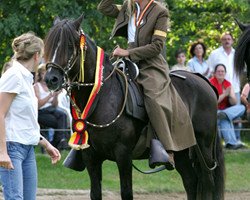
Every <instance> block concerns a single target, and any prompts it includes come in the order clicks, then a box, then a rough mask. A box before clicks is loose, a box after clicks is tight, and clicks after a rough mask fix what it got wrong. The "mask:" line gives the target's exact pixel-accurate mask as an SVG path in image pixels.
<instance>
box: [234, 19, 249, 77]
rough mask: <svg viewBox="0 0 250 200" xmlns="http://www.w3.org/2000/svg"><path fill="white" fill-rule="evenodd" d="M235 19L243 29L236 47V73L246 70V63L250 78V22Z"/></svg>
mask: <svg viewBox="0 0 250 200" xmlns="http://www.w3.org/2000/svg"><path fill="white" fill-rule="evenodd" d="M235 21H236V22H237V24H238V26H239V28H240V29H241V31H242V34H241V35H240V37H239V39H238V43H237V46H236V49H235V69H236V73H237V74H238V75H240V74H241V73H242V72H243V71H244V68H245V64H246V65H247V74H248V78H250V24H249V25H245V24H242V23H241V22H239V21H238V20H237V19H235Z"/></svg>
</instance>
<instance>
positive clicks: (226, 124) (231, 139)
mask: <svg viewBox="0 0 250 200" xmlns="http://www.w3.org/2000/svg"><path fill="white" fill-rule="evenodd" d="M219 112H223V113H225V114H226V116H227V118H225V119H221V120H218V126H219V128H220V133H221V136H222V137H223V139H224V141H225V144H232V145H235V144H237V142H238V141H237V138H236V134H235V130H234V125H233V120H234V119H237V118H238V117H241V116H242V115H243V114H244V112H245V106H243V105H242V104H240V105H239V104H237V105H234V106H231V107H228V108H226V109H224V110H218V113H219Z"/></svg>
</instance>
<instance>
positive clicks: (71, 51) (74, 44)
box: [44, 15, 94, 90]
mask: <svg viewBox="0 0 250 200" xmlns="http://www.w3.org/2000/svg"><path fill="white" fill-rule="evenodd" d="M82 20H83V15H81V16H80V17H79V18H78V19H76V20H68V19H64V20H59V19H57V20H56V23H54V26H53V27H52V28H51V29H50V31H49V33H48V34H47V36H46V38H45V54H44V58H45V61H46V63H47V73H46V76H45V81H46V83H47V86H48V87H49V89H51V90H60V89H61V88H62V87H68V86H69V84H70V82H73V81H75V80H78V78H79V66H80V62H82V60H85V58H86V60H85V63H87V62H88V60H90V59H92V58H91V55H90V53H88V54H89V55H88V58H87V51H86V49H87V41H86V40H87V37H86V36H85V35H84V33H83V31H82V30H81V28H80V25H81V23H82ZM82 37H84V38H83V39H84V41H86V43H84V49H83V51H84V52H81V50H80V38H82ZM88 40H89V39H88ZM92 46H93V45H92ZM90 49H91V48H90ZM85 70H86V69H85ZM93 70H94V69H93ZM88 71H89V70H88ZM86 76H88V78H87V79H85V81H86V82H87V81H92V80H90V79H91V76H90V75H89V74H86ZM88 79H89V80H88Z"/></svg>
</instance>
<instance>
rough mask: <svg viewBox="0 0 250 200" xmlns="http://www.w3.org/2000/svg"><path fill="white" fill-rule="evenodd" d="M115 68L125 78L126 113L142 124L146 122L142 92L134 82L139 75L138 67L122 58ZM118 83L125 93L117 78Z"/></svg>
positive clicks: (122, 82)
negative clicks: (126, 93) (126, 88)
mask: <svg viewBox="0 0 250 200" xmlns="http://www.w3.org/2000/svg"><path fill="white" fill-rule="evenodd" d="M116 65H117V68H118V69H120V70H121V71H122V72H123V73H124V74H125V76H126V77H127V85H128V96H127V102H126V107H125V110H126V113H127V114H128V115H130V116H132V117H134V118H136V119H139V120H141V121H143V122H145V123H146V122H148V116H147V112H146V109H145V106H144V100H143V92H142V88H141V86H139V85H138V83H137V82H136V78H137V76H138V75H139V69H138V66H137V65H136V64H135V63H133V62H132V61H131V60H129V59H127V58H122V59H120V60H118V61H117V63H116ZM119 79H120V83H121V85H122V87H123V91H125V87H126V86H125V83H124V80H122V79H121V77H119Z"/></svg>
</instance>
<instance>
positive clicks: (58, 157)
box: [45, 143, 61, 164]
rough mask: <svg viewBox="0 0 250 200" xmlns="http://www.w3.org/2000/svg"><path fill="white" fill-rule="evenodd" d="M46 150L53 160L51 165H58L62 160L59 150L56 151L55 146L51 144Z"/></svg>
mask: <svg viewBox="0 0 250 200" xmlns="http://www.w3.org/2000/svg"><path fill="white" fill-rule="evenodd" d="M45 150H46V151H47V153H48V154H49V156H50V158H51V163H52V164H56V163H57V162H58V161H60V160H61V154H60V152H59V151H58V149H56V148H55V147H54V146H52V145H51V144H50V143H48V144H47V145H46V148H45Z"/></svg>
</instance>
